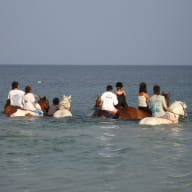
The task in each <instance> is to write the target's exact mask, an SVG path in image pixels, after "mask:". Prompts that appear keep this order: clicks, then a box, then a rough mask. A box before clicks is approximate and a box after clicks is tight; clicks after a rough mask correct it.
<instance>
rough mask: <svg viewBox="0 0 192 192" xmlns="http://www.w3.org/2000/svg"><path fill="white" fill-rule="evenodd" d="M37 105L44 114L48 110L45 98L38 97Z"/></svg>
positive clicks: (47, 102)
mask: <svg viewBox="0 0 192 192" xmlns="http://www.w3.org/2000/svg"><path fill="white" fill-rule="evenodd" d="M38 103H39V105H40V106H41V110H42V111H43V112H44V113H47V112H48V110H49V101H48V99H47V98H46V97H45V96H44V97H40V99H39V101H38Z"/></svg>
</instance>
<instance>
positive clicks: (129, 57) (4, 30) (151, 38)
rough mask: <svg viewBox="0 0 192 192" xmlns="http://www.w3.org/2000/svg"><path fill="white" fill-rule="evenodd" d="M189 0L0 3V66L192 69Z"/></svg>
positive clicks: (191, 1) (18, 0)
mask: <svg viewBox="0 0 192 192" xmlns="http://www.w3.org/2000/svg"><path fill="white" fill-rule="evenodd" d="M191 19H192V0H0V64H129V65H136V64H142V65H143V64H150V65H153V64H154V65H158V64H161V65H177V64H180V65H182V64H183V65H184V64H185V65H191V64H192V21H191Z"/></svg>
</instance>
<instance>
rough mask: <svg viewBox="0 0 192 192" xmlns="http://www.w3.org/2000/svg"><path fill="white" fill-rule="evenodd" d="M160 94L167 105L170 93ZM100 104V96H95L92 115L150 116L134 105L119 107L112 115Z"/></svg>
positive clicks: (138, 117)
mask: <svg viewBox="0 0 192 192" xmlns="http://www.w3.org/2000/svg"><path fill="white" fill-rule="evenodd" d="M162 95H163V96H164V97H165V101H166V103H167V106H169V101H170V99H169V96H170V93H164V92H163V93H162ZM101 105H102V101H101V97H100V96H97V98H96V103H95V111H94V113H93V115H92V116H93V117H105V118H109V117H110V118H116V119H135V120H137V119H143V118H145V117H151V114H150V113H148V112H146V111H143V110H140V109H137V108H135V107H131V106H127V107H119V108H118V113H117V114H116V115H114V114H112V113H110V112H108V111H104V110H101Z"/></svg>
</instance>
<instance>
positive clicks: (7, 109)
mask: <svg viewBox="0 0 192 192" xmlns="http://www.w3.org/2000/svg"><path fill="white" fill-rule="evenodd" d="M38 103H39V105H40V106H41V110H42V111H43V112H44V113H46V112H47V111H48V109H49V101H48V99H47V98H46V97H41V98H40V99H39V101H38ZM18 109H21V110H24V109H22V108H21V107H18V106H13V105H10V99H7V101H6V104H5V106H4V110H3V113H4V114H6V115H7V116H8V117H10V116H11V115H12V114H13V113H15V112H16V111H17V110H18ZM26 116H31V115H30V114H28V113H27V114H26Z"/></svg>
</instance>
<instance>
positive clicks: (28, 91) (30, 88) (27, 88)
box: [25, 85, 32, 93]
mask: <svg viewBox="0 0 192 192" xmlns="http://www.w3.org/2000/svg"><path fill="white" fill-rule="evenodd" d="M31 90H32V87H31V86H30V85H27V86H25V93H30V92H31Z"/></svg>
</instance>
